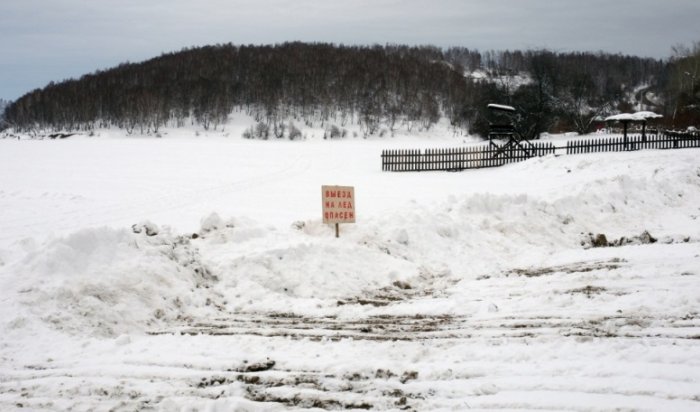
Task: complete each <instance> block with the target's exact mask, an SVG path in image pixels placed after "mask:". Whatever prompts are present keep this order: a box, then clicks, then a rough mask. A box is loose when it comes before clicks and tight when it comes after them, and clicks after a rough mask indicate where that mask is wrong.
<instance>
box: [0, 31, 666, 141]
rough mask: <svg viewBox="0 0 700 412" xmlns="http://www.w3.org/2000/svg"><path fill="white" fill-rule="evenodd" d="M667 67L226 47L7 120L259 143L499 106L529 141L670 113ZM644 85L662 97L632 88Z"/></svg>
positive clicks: (16, 109) (464, 117)
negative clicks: (235, 123)
mask: <svg viewBox="0 0 700 412" xmlns="http://www.w3.org/2000/svg"><path fill="white" fill-rule="evenodd" d="M669 70H670V66H669V63H668V62H661V61H656V60H652V59H644V58H638V57H634V56H620V55H609V54H603V53H598V54H593V53H554V52H550V51H546V50H540V51H526V52H522V51H502V52H485V53H480V52H478V51H474V50H469V49H465V48H451V49H447V50H442V49H439V48H435V47H429V46H426V47H408V46H400V45H387V46H371V47H369V46H342V45H340V46H338V45H332V44H305V43H284V44H279V45H274V46H253V45H250V46H243V45H242V46H237V45H232V44H225V45H216V46H207V47H197V48H191V49H184V50H182V51H180V52H176V53H167V54H163V55H161V56H159V57H156V58H154V59H151V60H148V61H145V62H141V63H125V64H122V65H119V66H118V67H115V68H111V69H108V70H104V71H99V72H96V73H92V74H87V75H85V76H83V77H81V78H80V79H77V80H67V81H63V82H59V83H51V84H49V85H48V86H46V87H45V88H43V89H39V90H35V91H32V92H30V93H27V94H26V95H25V96H23V97H21V98H20V99H18V100H17V101H16V102H13V103H12V104H11V105H10V106H9V107H8V109H7V110H6V121H7V124H6V125H5V127H11V128H13V129H14V130H15V131H19V132H29V131H35V132H36V131H41V130H49V131H78V130H80V131H92V130H95V129H104V128H110V127H116V128H119V129H122V130H125V131H127V133H130V134H131V133H138V134H148V133H153V134H157V133H158V132H159V130H160V129H161V128H163V127H183V126H185V125H190V124H196V125H198V126H199V127H201V128H202V129H203V130H210V129H216V128H217V127H219V126H223V125H225V124H226V123H227V122H228V121H229V120H230V117H231V114H234V115H235V113H244V114H245V115H247V116H251V117H253V118H254V119H255V121H256V123H257V124H260V125H262V126H260V128H257V126H256V128H253V129H252V130H251V133H250V134H249V136H250V137H258V138H273V137H277V138H289V139H294V138H296V137H297V136H298V134H297V133H296V132H295V130H296V129H297V128H298V127H299V126H300V125H314V126H318V125H321V126H323V127H327V128H329V129H330V128H331V126H335V127H336V128H339V129H340V128H342V127H345V126H346V125H348V124H350V125H357V126H358V127H360V128H361V129H362V134H364V135H365V136H368V135H373V134H378V133H380V132H381V131H382V130H385V131H389V132H392V131H394V130H396V129H404V130H418V129H420V130H427V129H429V128H431V127H432V126H433V125H434V124H435V123H436V122H438V121H439V120H440V119H441V118H445V119H447V120H448V121H449V123H450V124H451V126H452V127H453V128H455V129H459V130H462V131H464V132H466V133H470V134H481V135H483V134H484V133H485V131H486V126H487V118H486V115H485V113H484V110H485V106H486V104H487V103H491V102H494V101H498V102H504V103H509V104H512V105H514V106H515V107H516V108H517V109H518V117H517V119H518V121H517V125H516V126H517V127H518V128H519V130H520V131H521V133H522V134H523V135H525V136H527V137H530V138H533V137H537V136H539V134H540V133H542V132H546V131H550V132H556V131H572V130H576V131H579V132H581V133H585V132H588V131H590V130H591V129H592V127H593V125H592V122H591V120H592V119H593V118H595V117H596V116H600V115H601V114H605V113H611V112H615V111H625V110H628V109H630V108H631V107H632V106H631V105H634V107H636V108H640V107H642V108H646V109H650V110H654V111H657V112H661V113H670V112H669V110H671V109H670V107H669V103H671V101H672V99H669V98H667V97H664V96H665V92H666V88H667V86H666V82H667V81H668V79H669V78H670V76H669ZM475 74H478V75H475ZM514 79H527V80H528V81H526V82H523V81H515V80H514ZM640 85H644V90H645V93H649V94H650V95H651V94H653V95H654V96H656V98H655V99H653V101H652V100H650V99H648V98H645V97H644V96H639V95H637V94H635V91H637V90H639V86H640ZM254 126H255V125H254Z"/></svg>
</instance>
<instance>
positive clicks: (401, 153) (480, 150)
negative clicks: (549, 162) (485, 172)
mask: <svg viewBox="0 0 700 412" xmlns="http://www.w3.org/2000/svg"><path fill="white" fill-rule="evenodd" d="M532 146H533V147H532V149H530V148H528V149H530V150H528V152H526V151H524V150H523V149H521V148H520V147H517V146H511V147H508V148H506V149H505V150H504V149H502V148H498V147H496V146H491V145H480V146H471V147H460V148H451V149H426V150H425V151H421V150H384V151H382V170H385V171H390V172H421V171H430V170H447V171H457V170H464V169H479V168H482V167H496V166H503V165H504V164H508V163H514V162H520V161H523V160H527V159H529V158H531V157H533V156H544V155H548V154H553V153H554V150H555V147H554V145H553V144H552V143H551V142H535V143H533V144H532Z"/></svg>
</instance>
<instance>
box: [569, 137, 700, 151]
mask: <svg viewBox="0 0 700 412" xmlns="http://www.w3.org/2000/svg"><path fill="white" fill-rule="evenodd" d="M691 147H700V134H699V133H678V132H663V133H659V134H651V135H646V136H642V135H632V136H627V139H625V138H624V137H608V138H601V139H585V140H571V141H568V142H566V154H579V153H599V152H625V151H632V150H643V149H687V148H691Z"/></svg>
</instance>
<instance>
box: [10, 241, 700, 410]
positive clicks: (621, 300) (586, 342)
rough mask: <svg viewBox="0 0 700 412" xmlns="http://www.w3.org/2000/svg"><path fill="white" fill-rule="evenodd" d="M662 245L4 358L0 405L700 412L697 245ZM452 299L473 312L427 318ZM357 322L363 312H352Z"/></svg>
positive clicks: (597, 253) (591, 253)
mask: <svg viewBox="0 0 700 412" xmlns="http://www.w3.org/2000/svg"><path fill="white" fill-rule="evenodd" d="M652 247H659V246H651V245H649V246H627V247H623V248H614V249H613V248H610V249H604V250H603V249H589V250H588V252H587V253H586V255H584V256H578V257H577V261H575V262H568V263H565V264H562V260H561V258H558V259H557V261H558V264H557V265H555V266H550V267H538V268H524V269H518V270H516V271H511V272H506V273H493V274H490V275H485V276H483V277H481V278H479V279H475V280H470V281H462V282H460V283H456V282H444V281H440V280H438V281H437V282H432V281H431V280H430V279H424V283H423V284H419V283H414V284H413V285H411V284H410V282H408V283H405V284H403V283H400V282H397V284H395V285H388V286H386V287H385V288H384V289H383V290H379V291H373V292H371V293H367V294H361V295H360V296H348V297H347V298H346V299H342V300H339V301H337V302H336V308H333V307H332V306H329V307H326V308H325V309H324V311H325V312H326V314H325V315H321V316H306V315H299V314H295V313H294V312H293V310H291V309H293V308H290V311H289V312H286V313H266V312H252V313H250V312H249V313H222V316H220V317H217V318H203V319H189V320H186V321H183V322H173V323H172V324H170V325H168V326H165V327H160V328H156V329H154V330H151V331H149V334H147V335H144V336H130V337H129V336H126V337H125V336H122V337H120V338H119V339H116V340H114V341H108V342H102V341H97V340H90V341H87V342H86V343H84V344H83V347H82V348H73V352H68V353H64V352H61V351H59V352H56V351H55V350H52V348H51V347H43V348H42V350H41V352H34V351H32V352H33V356H26V357H25V356H23V358H29V359H31V362H29V363H27V362H28V360H29V359H21V360H20V359H16V360H8V359H5V361H4V366H3V368H2V378H0V393H2V395H1V396H0V406H2V409H3V410H5V409H11V408H13V407H19V405H21V406H22V407H26V408H30V409H32V410H34V409H46V410H69V409H70V410H92V409H93V408H96V409H99V410H110V409H112V408H115V409H118V410H133V409H138V410H148V409H150V408H154V409H162V410H182V408H183V407H185V406H188V405H189V406H191V407H192V408H194V409H201V408H205V409H207V410H231V409H235V408H236V407H238V408H242V409H243V410H256V409H265V408H268V409H273V410H275V409H277V408H278V407H290V406H291V407H317V408H321V409H355V408H357V409H396V410H402V409H412V410H436V409H447V410H451V409H457V410H461V409H467V408H474V409H491V410H506V409H545V410H549V409H566V410H582V411H583V410H615V409H635V410H637V409H644V410H688V411H690V410H697V408H698V406H699V405H700V389H699V388H700V387H699V386H698V385H697V382H698V380H700V344H699V342H700V314H698V312H685V311H683V310H682V309H680V308H678V307H677V306H676V305H673V304H669V305H664V304H663V303H664V302H668V303H671V302H676V301H679V300H680V301H683V300H697V295H696V290H697V284H698V276H700V273H698V272H697V271H694V272H691V271H690V270H692V268H698V267H700V257H699V256H698V250H699V248H698V245H697V244H696V243H695V244H686V243H681V244H670V245H665V246H662V247H663V248H664V249H665V250H666V251H665V254H667V256H673V257H674V258H675V261H676V262H682V263H677V264H672V265H669V264H668V262H667V260H666V259H664V258H660V257H655V258H649V257H646V256H645V255H646V253H647V251H648V250H646V249H649V248H652ZM611 256H615V257H611ZM582 257H583V258H585V259H586V260H583V261H581V260H578V259H580V258H582ZM414 285H415V288H414ZM446 285H452V286H448V287H447V288H446V289H445V290H433V289H431V288H432V287H433V286H438V287H439V288H444V287H445V286H446ZM602 285H604V286H602ZM409 287H410V289H409ZM475 291H478V294H476V293H473V292H475ZM435 296H439V297H438V298H436V297H435ZM542 296H546V298H544V299H543V298H542ZM477 297H478V298H477ZM446 299H449V300H457V301H459V302H462V303H463V308H462V309H463V310H462V312H461V313H460V312H455V311H451V312H449V313H443V314H433V313H429V314H423V313H422V312H424V311H423V310H421V309H422V308H428V307H435V306H437V307H440V306H442V305H443V304H444V302H441V301H444V300H446ZM438 300H440V301H438ZM642 302H649V304H648V305H643V303H642ZM651 302H659V306H655V305H654V304H652V303H651ZM354 306H361V307H362V308H356V307H354ZM349 307H350V309H349V310H348V308H349ZM370 308H371V309H370ZM563 308H566V309H565V310H563ZM397 311H398V312H400V313H403V314H401V315H397V314H396V313H397ZM356 312H364V313H366V315H363V316H347V315H346V314H347V313H356ZM59 347H61V346H60V345H59ZM75 351H77V352H79V355H78V353H76V352H75ZM49 358H50V360H48V359H49ZM261 402H262V403H261ZM184 410H187V408H184Z"/></svg>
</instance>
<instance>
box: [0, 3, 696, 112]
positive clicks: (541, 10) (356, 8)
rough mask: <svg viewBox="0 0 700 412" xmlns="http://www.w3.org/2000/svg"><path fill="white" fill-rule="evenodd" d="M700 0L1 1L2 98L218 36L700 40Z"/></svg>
mask: <svg viewBox="0 0 700 412" xmlns="http://www.w3.org/2000/svg"><path fill="white" fill-rule="evenodd" d="M699 20H700V0H462V1H459V0H429V1H426V0H404V1H398V0H344V1H333V0H251V1H239V0H228V1H227V0H187V1H186V0H1V1H0V98H5V99H16V98H18V97H20V96H21V95H22V94H24V93H26V92H28V91H30V90H32V89H34V88H37V87H43V86H45V85H46V84H47V83H48V82H50V81H61V80H64V79H67V78H73V77H79V76H81V75H83V74H86V73H91V72H93V71H95V70H98V69H106V68H110V67H112V66H115V65H117V64H119V63H121V62H125V61H131V62H135V61H141V60H145V59H148V58H151V57H155V56H157V55H160V54H161V53H163V52H170V51H177V50H180V49H182V48H183V47H188V46H201V45H207V44H216V43H229V42H231V43H234V44H269V43H281V42H284V41H295V40H301V41H315V42H333V43H343V44H385V43H399V44H411V45H413V44H432V45H436V46H441V47H449V46H464V47H468V48H471V49H478V50H480V51H484V50H490V49H495V50H501V49H511V50H513V49H522V50H524V49H539V48H549V49H552V50H556V51H598V50H602V51H606V52H613V53H618V52H619V53H623V54H632V55H639V56H650V57H656V58H666V57H668V56H669V55H670V49H671V46H673V45H676V44H678V43H684V44H688V45H690V44H691V43H692V42H694V41H700V25H699V24H698V21H699Z"/></svg>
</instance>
